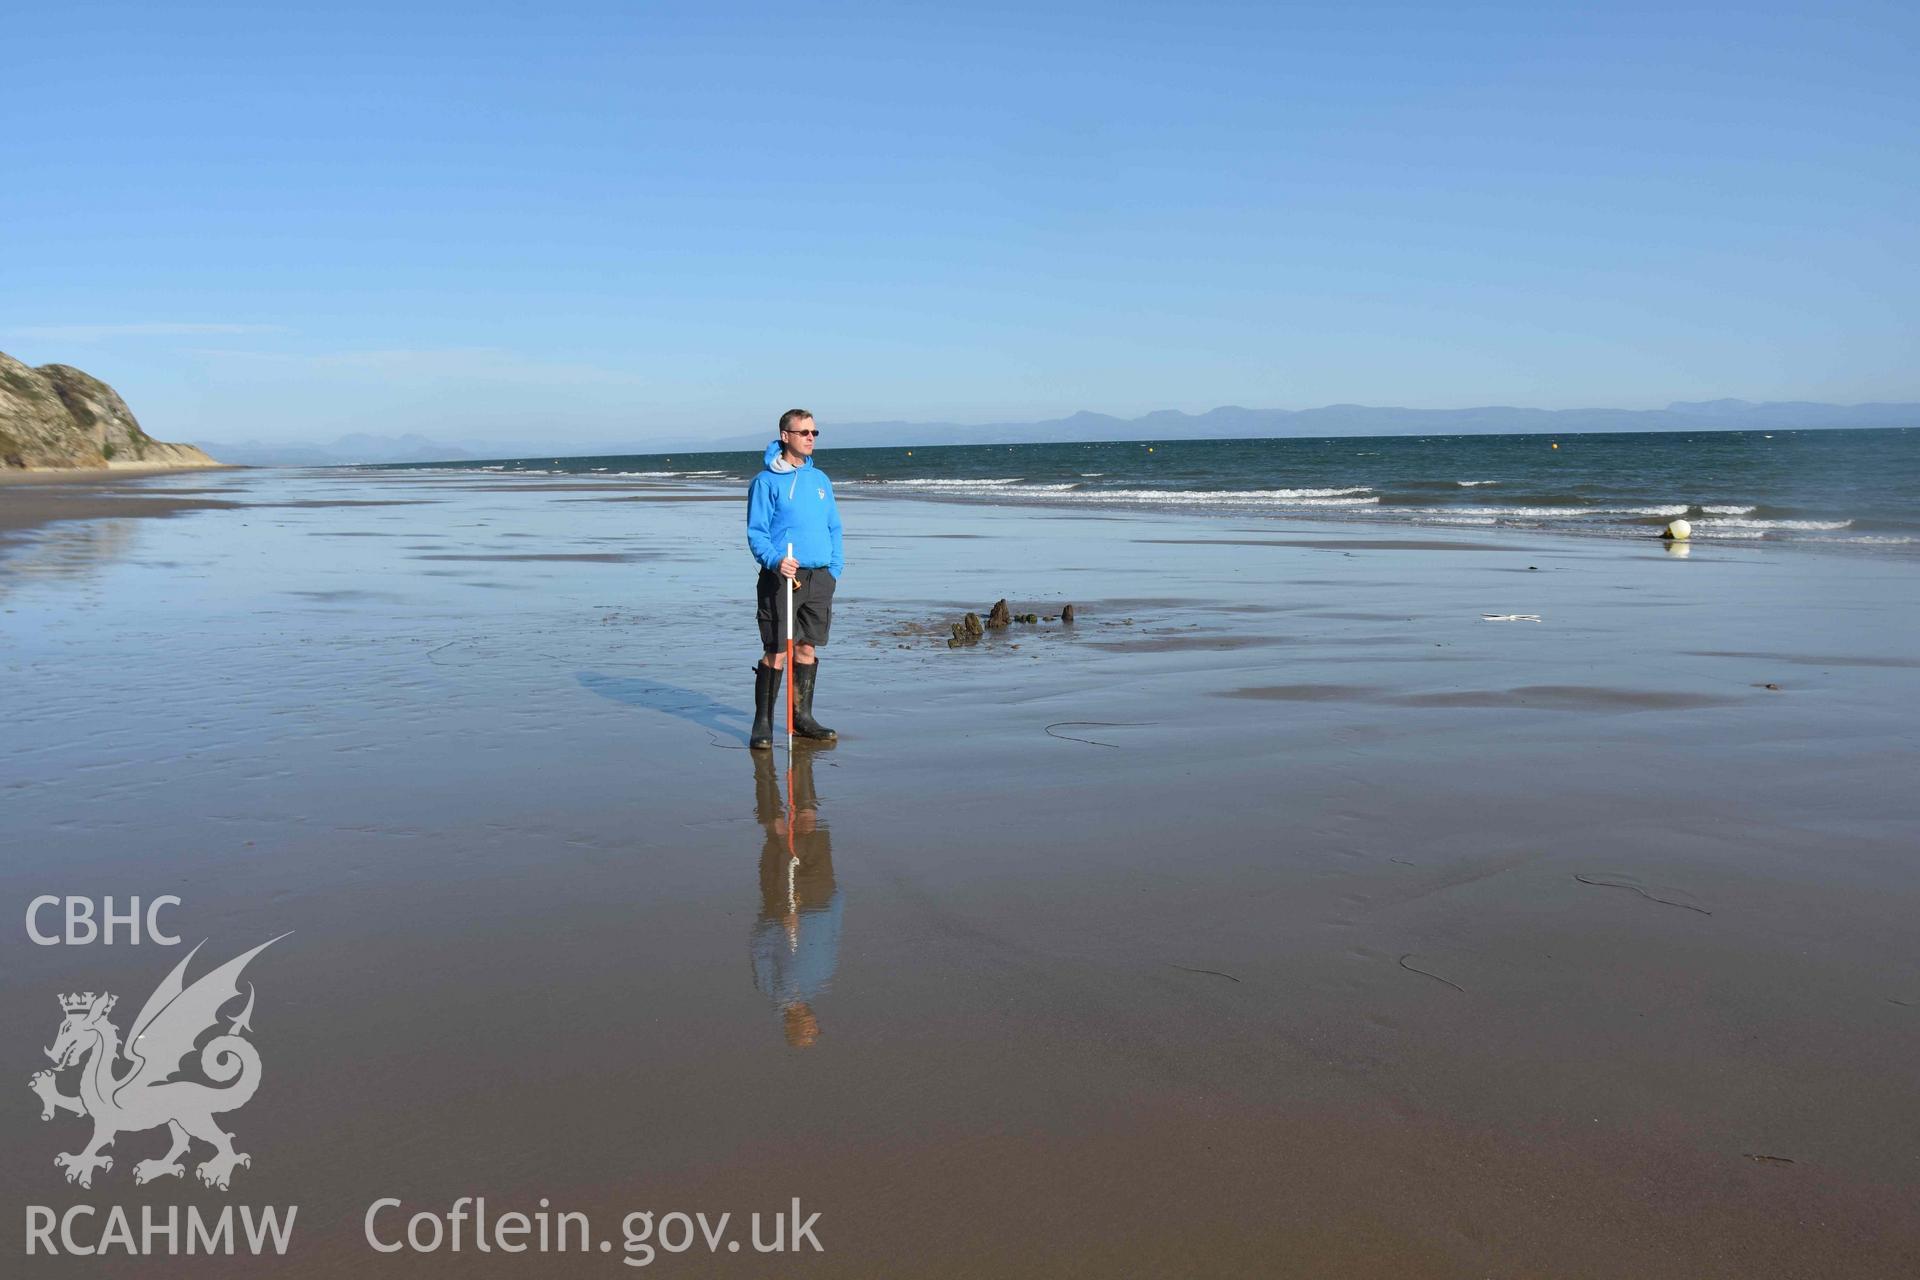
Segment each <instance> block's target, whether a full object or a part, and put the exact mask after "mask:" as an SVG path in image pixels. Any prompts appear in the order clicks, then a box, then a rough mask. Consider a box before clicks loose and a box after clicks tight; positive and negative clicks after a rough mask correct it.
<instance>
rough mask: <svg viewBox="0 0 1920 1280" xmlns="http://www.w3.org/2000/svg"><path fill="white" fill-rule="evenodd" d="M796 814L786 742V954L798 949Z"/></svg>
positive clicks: (789, 747) (789, 749)
mask: <svg viewBox="0 0 1920 1280" xmlns="http://www.w3.org/2000/svg"><path fill="white" fill-rule="evenodd" d="M797 816H798V814H797V812H796V810H795V809H794V807H793V743H792V741H791V740H789V741H788V743H787V918H786V930H787V954H788V955H792V954H793V953H794V952H796V951H798V950H799V949H800V895H799V893H798V891H797V889H796V887H795V885H794V877H795V876H797V875H799V874H800V855H799V854H797V853H795V852H794V851H793V823H794V819H795V817H797Z"/></svg>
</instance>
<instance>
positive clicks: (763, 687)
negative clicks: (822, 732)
mask: <svg viewBox="0 0 1920 1280" xmlns="http://www.w3.org/2000/svg"><path fill="white" fill-rule="evenodd" d="M779 700H780V668H778V667H770V666H768V665H767V664H766V663H764V662H761V663H756V664H755V665H754V668H753V735H752V736H751V737H749V738H748V739H747V746H748V747H749V748H751V749H752V750H754V751H771V750H773V708H774V704H775V703H776V702H778V701H779ZM783 718H784V717H783Z"/></svg>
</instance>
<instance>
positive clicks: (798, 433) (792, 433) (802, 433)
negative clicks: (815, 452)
mask: <svg viewBox="0 0 1920 1280" xmlns="http://www.w3.org/2000/svg"><path fill="white" fill-rule="evenodd" d="M787 434H788V435H790V436H817V435H819V434H820V433H819V432H818V431H795V430H794V429H793V428H791V427H789V428H787Z"/></svg>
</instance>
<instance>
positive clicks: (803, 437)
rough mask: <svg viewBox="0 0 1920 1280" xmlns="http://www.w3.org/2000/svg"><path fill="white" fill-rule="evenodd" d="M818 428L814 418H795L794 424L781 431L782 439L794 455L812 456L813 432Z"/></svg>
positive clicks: (787, 449)
mask: <svg viewBox="0 0 1920 1280" xmlns="http://www.w3.org/2000/svg"><path fill="white" fill-rule="evenodd" d="M817 429H818V428H816V427H815V426H814V425H813V419H812V418H798V419H795V420H794V424H793V425H792V426H791V427H788V428H787V429H786V430H785V431H784V432H782V433H781V435H780V440H781V442H782V445H783V447H784V448H785V449H786V451H787V452H788V453H790V454H792V455H793V456H794V457H796V458H811V457H812V456H813V442H814V434H813V433H814V432H815V431H816V430H817Z"/></svg>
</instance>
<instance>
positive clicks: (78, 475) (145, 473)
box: [0, 462, 249, 485]
mask: <svg viewBox="0 0 1920 1280" xmlns="http://www.w3.org/2000/svg"><path fill="white" fill-rule="evenodd" d="M248 469H249V468H247V467H245V466H242V465H241V464H239V463H233V462H124V463H121V462H109V463H108V464H107V465H106V466H104V467H5V468H0V485H4V484H62V483H66V482H68V481H87V480H108V479H134V480H137V479H145V478H147V477H150V476H163V475H173V474H175V473H176V472H181V471H245V470H248Z"/></svg>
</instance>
